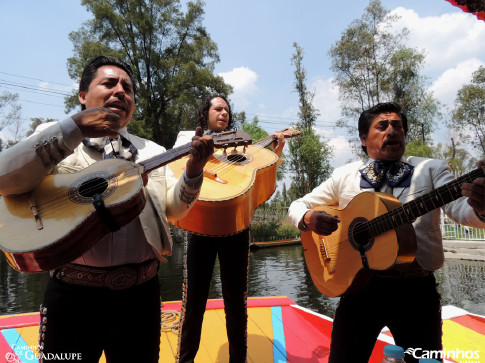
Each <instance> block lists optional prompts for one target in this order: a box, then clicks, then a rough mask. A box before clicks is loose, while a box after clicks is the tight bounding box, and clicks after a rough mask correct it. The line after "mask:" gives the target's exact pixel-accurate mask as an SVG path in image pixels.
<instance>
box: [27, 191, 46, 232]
mask: <svg viewBox="0 0 485 363" xmlns="http://www.w3.org/2000/svg"><path fill="white" fill-rule="evenodd" d="M29 204H30V211H31V212H32V214H33V216H34V220H35V224H36V225H37V229H38V230H41V229H44V224H43V223H42V218H40V213H39V207H38V206H37V202H36V200H35V199H34V198H32V197H30V198H29Z"/></svg>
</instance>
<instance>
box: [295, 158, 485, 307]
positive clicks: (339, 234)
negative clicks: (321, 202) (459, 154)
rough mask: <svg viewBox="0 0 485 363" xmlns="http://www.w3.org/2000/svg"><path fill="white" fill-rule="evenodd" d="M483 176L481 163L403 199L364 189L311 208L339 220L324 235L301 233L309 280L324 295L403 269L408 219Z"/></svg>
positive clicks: (410, 244) (408, 247)
mask: <svg viewBox="0 0 485 363" xmlns="http://www.w3.org/2000/svg"><path fill="white" fill-rule="evenodd" d="M484 176H485V167H484V168H479V169H476V170H474V171H472V172H470V173H468V174H465V175H463V176H461V177H459V178H457V179H456V180H454V181H452V182H449V183H447V184H445V185H443V186H441V187H439V188H437V189H434V190H432V191H431V192H429V193H427V194H424V195H422V196H420V197H418V198H416V199H415V200H412V201H410V202H407V203H405V204H401V202H400V201H399V200H398V199H396V198H395V197H394V196H392V195H390V194H386V193H374V192H363V193H360V194H358V195H356V196H355V197H354V198H353V199H352V200H351V201H350V203H349V204H348V205H347V206H346V207H345V208H343V209H340V208H338V207H332V206H317V207H315V208H314V210H323V211H325V212H327V213H329V214H332V215H336V216H338V217H339V219H340V221H341V222H340V225H339V228H338V229H337V230H336V231H335V232H333V233H332V234H330V235H329V236H321V235H319V234H317V233H315V232H313V231H308V232H301V241H302V246H303V250H304V255H305V262H306V264H307V267H308V270H309V271H310V274H311V276H312V279H313V283H314V284H315V286H316V287H317V288H318V290H320V292H321V293H323V294H324V295H327V296H330V297H335V296H341V295H344V294H349V293H353V292H355V291H358V290H359V289H361V288H362V287H364V286H365V284H366V283H367V281H368V280H369V278H370V277H371V276H372V274H373V271H374V270H388V269H395V270H401V269H405V267H406V266H407V265H408V264H409V263H411V262H413V261H414V258H415V257H416V236H415V233H414V229H413V227H412V225H411V223H412V222H413V221H414V220H415V219H416V218H418V217H420V216H422V215H424V214H426V213H428V212H430V211H432V210H434V209H436V208H440V207H442V206H443V205H445V204H448V203H450V202H452V201H454V200H456V199H458V198H460V197H461V196H462V195H461V185H462V184H464V183H467V182H469V183H471V182H472V181H473V180H474V179H476V178H479V177H484Z"/></svg>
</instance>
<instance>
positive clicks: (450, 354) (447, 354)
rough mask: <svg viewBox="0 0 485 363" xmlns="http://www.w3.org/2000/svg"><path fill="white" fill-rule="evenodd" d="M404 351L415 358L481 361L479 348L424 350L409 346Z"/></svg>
mask: <svg viewBox="0 0 485 363" xmlns="http://www.w3.org/2000/svg"><path fill="white" fill-rule="evenodd" d="M404 353H406V354H409V355H411V356H412V357H413V358H415V359H420V358H431V359H443V358H447V359H453V360H455V361H457V362H458V363H480V351H479V350H461V349H458V348H457V349H455V350H446V349H443V350H424V349H422V348H408V349H406V350H405V351H404Z"/></svg>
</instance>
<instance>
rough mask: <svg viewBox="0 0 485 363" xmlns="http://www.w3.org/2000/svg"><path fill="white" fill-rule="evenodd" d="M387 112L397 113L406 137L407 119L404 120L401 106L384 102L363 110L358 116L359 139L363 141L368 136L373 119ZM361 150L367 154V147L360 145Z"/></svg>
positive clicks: (404, 116)
mask: <svg viewBox="0 0 485 363" xmlns="http://www.w3.org/2000/svg"><path fill="white" fill-rule="evenodd" d="M388 112H394V113H397V115H398V116H399V117H400V118H401V121H402V126H403V128H404V134H405V135H406V134H407V133H408V119H407V118H406V115H405V114H404V113H403V112H402V108H401V106H399V105H398V104H397V103H395V102H384V103H378V104H377V105H375V106H372V107H371V108H369V109H367V110H365V111H364V112H362V113H361V114H360V117H359V125H358V127H359V137H361V138H364V139H365V138H366V137H367V135H368V134H369V129H370V126H371V125H372V121H374V119H375V118H376V117H377V116H379V115H380V114H381V113H388ZM362 150H364V152H365V153H366V154H367V147H365V146H364V145H362Z"/></svg>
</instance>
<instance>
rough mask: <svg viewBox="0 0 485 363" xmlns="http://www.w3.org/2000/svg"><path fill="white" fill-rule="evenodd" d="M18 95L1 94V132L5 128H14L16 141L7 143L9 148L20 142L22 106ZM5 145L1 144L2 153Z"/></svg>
mask: <svg viewBox="0 0 485 363" xmlns="http://www.w3.org/2000/svg"><path fill="white" fill-rule="evenodd" d="M18 98H19V95H18V94H17V93H10V92H3V93H2V94H0V131H2V130H3V129H4V128H5V127H14V128H15V132H14V134H15V135H14V140H9V141H8V142H7V147H8V146H11V145H12V142H13V144H15V143H16V142H17V141H18V140H19V135H18V131H19V129H20V111H21V109H22V106H21V105H20V104H19V103H18ZM3 147H5V144H4V143H2V144H0V151H1V150H2V148H3Z"/></svg>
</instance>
